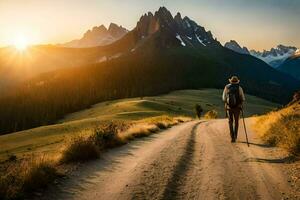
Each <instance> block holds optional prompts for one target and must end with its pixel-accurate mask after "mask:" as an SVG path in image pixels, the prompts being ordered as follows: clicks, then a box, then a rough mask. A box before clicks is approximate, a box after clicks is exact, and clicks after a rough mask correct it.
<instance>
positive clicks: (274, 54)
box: [250, 45, 297, 68]
mask: <svg viewBox="0 0 300 200" xmlns="http://www.w3.org/2000/svg"><path fill="white" fill-rule="evenodd" d="M296 50H297V48H296V47H292V46H284V45H278V46H277V47H276V48H271V49H270V50H269V51H266V50H264V51H263V52H260V51H255V50H251V51H250V54H251V55H253V56H255V57H257V58H259V59H261V60H263V61H264V62H266V63H268V64H269V65H271V66H272V67H274V68H276V67H278V66H280V65H281V64H282V63H283V62H284V61H285V60H286V59H287V58H289V57H290V56H292V55H294V53H295V52H296Z"/></svg>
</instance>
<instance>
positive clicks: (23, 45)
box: [14, 35, 29, 51]
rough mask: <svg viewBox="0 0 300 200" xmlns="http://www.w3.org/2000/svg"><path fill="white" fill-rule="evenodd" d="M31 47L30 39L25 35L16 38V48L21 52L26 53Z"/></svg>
mask: <svg viewBox="0 0 300 200" xmlns="http://www.w3.org/2000/svg"><path fill="white" fill-rule="evenodd" d="M28 45H29V41H28V39H27V38H26V37H25V36H24V35H18V36H16V37H15V38H14V46H15V48H16V49H17V50H19V51H25V50H26V49H27V47H28Z"/></svg>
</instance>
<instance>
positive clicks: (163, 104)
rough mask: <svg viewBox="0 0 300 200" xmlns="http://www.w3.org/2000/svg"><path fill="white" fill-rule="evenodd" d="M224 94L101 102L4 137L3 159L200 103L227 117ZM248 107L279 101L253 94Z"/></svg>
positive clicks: (250, 111)
mask: <svg viewBox="0 0 300 200" xmlns="http://www.w3.org/2000/svg"><path fill="white" fill-rule="evenodd" d="M221 94H222V90H217V89H203V90H181V91H174V92H171V93H169V94H166V95H161V96H155V97H143V98H130V99H120V100H115V101H107V102H103V103H99V104H96V105H94V106H92V107H91V108H90V109H86V110H82V111H80V112H76V113H73V114H70V115H67V116H66V117H65V118H64V119H63V120H61V121H59V122H58V123H57V124H54V125H49V126H42V127H38V128H34V129H30V130H25V131H21V132H16V133H12V134H8V135H3V136H0V146H1V149H0V161H1V160H2V161H3V160H7V159H8V158H9V157H10V156H16V157H17V158H21V157H23V156H24V155H26V154H32V153H34V154H56V152H57V150H59V149H61V148H62V147H63V145H64V143H66V142H67V141H69V140H70V139H71V138H73V137H77V136H80V135H82V134H90V132H91V127H97V126H100V125H101V124H103V122H105V121H115V122H126V123H132V122H136V121H139V120H143V119H146V118H151V117H157V116H162V115H168V116H172V117H176V116H179V115H181V116H182V115H184V116H189V117H194V116H195V110H194V109H195V105H196V104H199V105H201V107H202V108H203V110H204V113H205V112H207V111H209V110H216V111H217V112H218V113H219V116H218V117H223V116H222V113H224V109H223V108H224V106H223V103H222V101H221ZM245 106H246V107H245V108H246V109H245V115H246V116H252V115H254V114H263V113H266V112H268V111H270V110H272V109H273V108H275V107H278V105H277V104H274V103H271V102H269V101H266V100H262V99H260V98H257V97H254V96H250V95H248V96H247V104H246V105H245ZM224 117H225V114H224ZM161 126H163V125H161Z"/></svg>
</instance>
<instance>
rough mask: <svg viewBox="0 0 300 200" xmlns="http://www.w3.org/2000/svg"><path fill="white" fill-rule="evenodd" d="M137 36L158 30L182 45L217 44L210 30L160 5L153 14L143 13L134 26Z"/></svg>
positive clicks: (147, 34)
mask: <svg viewBox="0 0 300 200" xmlns="http://www.w3.org/2000/svg"><path fill="white" fill-rule="evenodd" d="M136 30H137V35H138V37H141V38H143V37H146V36H149V35H151V34H153V33H155V32H157V31H159V30H161V31H163V32H165V33H167V34H168V35H169V37H173V38H174V37H176V38H177V40H178V41H179V44H181V45H182V46H197V45H200V46H207V45H212V44H219V42H217V41H216V40H215V39H214V38H213V35H212V34H211V32H210V31H205V29H204V28H203V27H201V26H199V25H198V24H197V23H196V22H194V21H193V20H191V19H190V18H188V17H187V16H185V17H184V18H182V16H181V14H180V13H177V14H176V15H175V16H174V17H173V16H172V14H171V12H170V11H169V10H167V9H166V8H165V7H160V8H159V10H158V11H156V12H155V14H154V15H152V13H148V14H144V15H143V16H142V17H141V18H140V20H139V22H138V23H137V26H136Z"/></svg>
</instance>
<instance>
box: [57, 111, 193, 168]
mask: <svg viewBox="0 0 300 200" xmlns="http://www.w3.org/2000/svg"><path fill="white" fill-rule="evenodd" d="M187 120H190V118H187V117H169V116H160V117H153V118H147V119H144V120H140V121H137V122H136V123H134V124H131V125H128V124H116V123H113V122H112V123H108V124H104V125H101V126H99V127H97V128H96V129H94V131H93V133H92V134H90V135H88V136H80V137H77V138H75V139H73V140H71V141H70V143H69V144H68V145H67V146H66V148H65V149H64V151H63V153H62V157H61V160H60V161H61V163H70V162H82V161H88V160H93V159H97V158H98V157H99V156H100V152H101V151H103V150H105V149H109V148H113V147H117V146H120V145H123V144H126V143H128V141H130V140H133V139H135V138H140V137H146V136H149V135H151V134H153V133H156V132H158V131H160V130H164V129H166V128H169V127H171V126H174V125H176V124H178V123H181V122H185V121H187Z"/></svg>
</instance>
